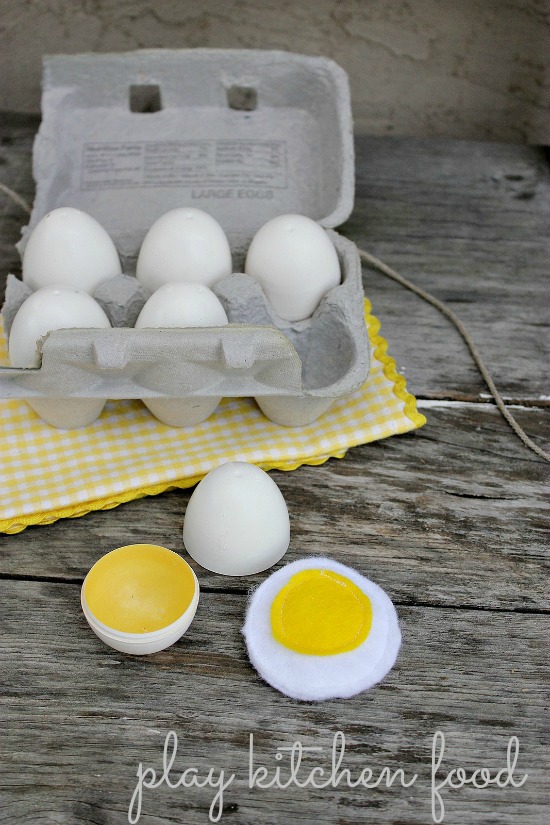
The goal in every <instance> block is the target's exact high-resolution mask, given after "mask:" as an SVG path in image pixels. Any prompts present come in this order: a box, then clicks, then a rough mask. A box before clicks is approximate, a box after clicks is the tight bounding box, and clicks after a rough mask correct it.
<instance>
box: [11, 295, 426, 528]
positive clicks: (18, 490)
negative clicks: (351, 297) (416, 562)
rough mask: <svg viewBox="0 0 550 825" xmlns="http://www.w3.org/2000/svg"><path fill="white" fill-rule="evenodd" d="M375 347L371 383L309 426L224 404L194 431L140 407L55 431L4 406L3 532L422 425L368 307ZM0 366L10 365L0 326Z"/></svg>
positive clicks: (235, 402)
mask: <svg viewBox="0 0 550 825" xmlns="http://www.w3.org/2000/svg"><path fill="white" fill-rule="evenodd" d="M365 321H366V323H367V327H368V330H369V337H370V341H371V344H372V348H373V359H372V364H371V372H370V376H369V378H368V381H367V382H366V383H365V384H364V386H363V387H362V388H361V389H359V390H358V391H357V392H355V393H354V394H353V395H350V396H348V397H347V398H345V399H341V400H338V401H336V402H335V403H334V404H333V406H332V407H331V408H330V410H329V411H328V412H327V413H325V414H324V415H323V416H321V418H319V419H318V420H317V421H315V422H314V423H313V424H310V425H308V426H305V427H294V428H288V427H280V426H278V425H276V424H272V423H271V421H269V420H268V419H267V418H265V417H264V416H263V415H262V414H261V412H260V411H259V409H258V407H257V406H256V404H255V403H254V401H253V400H251V399H248V398H236V399H235V398H234V399H224V400H223V401H222V403H221V404H220V406H219V407H218V409H217V411H216V412H215V413H214V415H212V416H210V418H208V419H207V420H206V421H204V422H203V423H202V424H199V425H197V426H195V427H186V428H181V429H178V428H174V427H168V426H166V425H165V424H161V423H160V421H157V419H156V418H154V417H153V416H152V415H151V414H150V413H149V411H148V410H147V409H146V407H145V406H144V405H143V404H142V403H141V402H140V401H111V402H108V403H107V404H106V406H105V408H104V410H103V413H102V414H101V416H100V417H99V418H98V420H97V421H95V422H94V423H93V424H91V425H90V426H88V427H84V428H82V429H79V430H57V429H55V428H53V427H50V426H48V425H47V424H44V423H43V422H42V420H41V419H40V418H39V417H38V416H37V415H36V414H35V413H34V412H33V411H32V410H31V408H30V407H29V406H28V405H27V404H26V403H25V402H24V401H21V400H10V401H7V400H3V399H0V456H1V462H0V489H1V491H2V495H1V504H0V532H3V533H18V532H20V531H21V530H24V529H25V527H27V526H28V525H30V524H51V522H53V521H56V520H57V519H60V518H69V517H74V516H83V515H85V514H86V513H89V512H90V511H92V510H104V509H108V508H111V507H116V506H117V505H118V504H122V503H123V502H125V501H130V500H131V499H135V498H139V497H140V496H146V495H155V494H157V493H161V492H163V491H164V490H167V489H170V488H173V487H191V486H193V485H194V484H196V483H197V482H198V481H199V480H200V479H201V478H202V477H203V476H204V475H205V474H206V473H208V472H209V471H210V470H212V469H213V468H214V467H217V466H218V465H219V464H222V463H224V462H226V461H247V462H249V463H252V464H257V465H259V466H260V467H262V468H263V469H265V470H269V469H274V468H277V469H281V470H294V469H295V468H296V467H299V466H300V465H301V464H322V463H323V462H324V461H327V459H329V458H331V457H336V458H342V457H343V456H344V455H345V453H346V450H347V449H348V448H349V447H353V446H356V445H357V444H365V443H367V442H369V441H376V440H377V439H380V438H386V437H387V436H389V435H395V434H397V433H404V432H407V431H408V430H412V429H415V428H416V427H421V426H422V425H423V424H425V423H426V419H425V418H424V416H423V415H421V414H420V413H418V412H417V410H416V400H415V398H414V396H412V395H410V394H409V393H408V392H407V391H406V389H405V379H404V378H403V377H402V376H400V375H398V374H397V372H396V370H395V362H394V361H393V359H392V358H390V357H389V356H388V355H387V352H386V350H387V343H386V341H385V340H384V338H382V336H381V335H379V329H380V323H379V321H378V320H377V319H376V318H375V317H374V316H373V315H372V314H371V305H370V303H369V301H368V300H366V301H365ZM0 364H4V365H5V364H7V354H6V340H5V336H4V335H3V333H2V330H1V327H0Z"/></svg>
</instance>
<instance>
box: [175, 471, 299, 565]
mask: <svg viewBox="0 0 550 825" xmlns="http://www.w3.org/2000/svg"><path fill="white" fill-rule="evenodd" d="M183 541H184V544H185V547H186V549H187V552H188V553H189V555H190V556H192V558H194V559H195V561H196V562H198V563H199V564H200V565H201V566H202V567H205V568H206V569H207V570H212V571H213V572H214V573H223V574H225V575H226V576H248V575H250V574H252V573H259V572H260V571H261V570H266V569H267V568H268V567H271V566H272V565H274V564H276V562H278V561H279V559H281V558H282V557H283V556H284V554H285V553H286V551H287V549H288V545H289V542H290V521H289V517H288V509H287V506H286V502H285V500H284V498H283V495H282V493H281V491H280V490H279V488H278V487H277V485H276V484H275V482H274V481H273V479H272V478H270V477H269V476H268V474H267V473H266V472H264V471H263V470H261V469H260V468H259V467H256V466H254V465H253V464H246V463H245V462H242V461H235V462H230V463H228V464H222V465H221V466H219V467H216V469H215V470H211V471H210V472H209V473H208V475H206V476H205V477H204V478H203V480H202V481H201V482H200V484H199V485H198V486H197V487H196V489H195V491H194V492H193V495H192V496H191V498H190V499H189V504H188V505H187V510H186V513H185V520H184V523H183Z"/></svg>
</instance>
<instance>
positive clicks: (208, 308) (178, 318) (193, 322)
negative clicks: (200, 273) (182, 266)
mask: <svg viewBox="0 0 550 825" xmlns="http://www.w3.org/2000/svg"><path fill="white" fill-rule="evenodd" d="M228 323H229V322H228V320H227V315H226V314H225V310H224V308H223V306H222V304H221V302H220V300H219V298H217V296H216V295H214V293H213V292H212V290H211V289H209V288H208V287H207V286H204V285H203V284H194V283H186V282H183V281H181V282H179V283H172V284H165V285H164V286H161V287H160V289H157V291H156V292H153V294H152V295H151V297H150V298H149V300H148V301H147V302H146V304H145V305H144V307H143V309H142V310H141V312H140V314H139V316H138V319H137V321H136V329H142V328H143V327H161V328H162V327H222V326H225V325H226V324H228Z"/></svg>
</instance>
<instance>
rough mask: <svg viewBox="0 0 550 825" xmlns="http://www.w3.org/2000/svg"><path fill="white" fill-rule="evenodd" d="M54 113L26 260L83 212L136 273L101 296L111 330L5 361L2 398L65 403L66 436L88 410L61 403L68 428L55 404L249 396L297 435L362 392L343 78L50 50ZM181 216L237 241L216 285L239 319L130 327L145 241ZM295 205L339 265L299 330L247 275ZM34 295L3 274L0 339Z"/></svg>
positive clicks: (47, 71)
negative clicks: (251, 248) (68, 216)
mask: <svg viewBox="0 0 550 825" xmlns="http://www.w3.org/2000/svg"><path fill="white" fill-rule="evenodd" d="M42 108H43V121H42V125H41V128H40V131H39V134H38V136H37V139H36V142H35V147H34V153H33V164H34V166H33V168H34V175H35V179H36V183H37V193H36V199H35V203H34V207H33V212H32V215H31V219H30V223H29V226H28V227H26V228H25V229H24V230H23V233H22V238H21V241H20V243H19V245H18V248H19V251H20V252H21V253H22V252H23V250H24V248H25V244H26V240H27V238H28V236H29V233H30V232H31V231H32V229H33V228H34V226H36V224H37V223H38V221H39V220H40V219H41V218H42V217H43V216H44V215H45V214H46V213H47V212H49V211H50V210H52V209H54V208H57V207H59V206H73V207H76V208H78V209H82V210H84V211H85V212H88V213H89V214H91V215H93V217H95V218H96V219H97V220H98V221H99V222H100V223H101V224H102V225H103V226H104V227H105V229H106V230H107V231H108V232H109V234H110V235H111V237H112V238H113V241H114V242H115V245H116V246H117V249H118V250H119V253H120V255H121V260H122V263H123V271H124V272H126V273H127V275H126V276H117V277H116V278H113V279H111V280H109V281H106V282H104V283H103V284H102V285H101V286H100V287H99V289H98V291H97V294H96V296H95V297H96V299H97V300H99V302H100V303H101V304H102V306H103V308H104V309H105V311H106V312H107V314H108V315H109V317H110V319H111V323H112V324H113V329H110V330H86V329H69V330H56V331H54V332H51V333H49V334H48V335H47V336H46V337H45V338H44V339H43V340H42V342H41V345H40V346H41V355H42V360H41V365H40V367H39V368H36V369H15V368H0V397H3V398H27V399H29V400H30V401H31V403H33V402H34V405H35V409H37V410H39V402H40V403H42V404H44V403H46V402H48V401H49V400H50V399H57V402H56V401H52V403H57V404H58V407H59V414H58V415H57V416H56V422H55V423H56V425H57V426H68V427H70V426H75V423H74V421H76V420H77V419H78V416H77V418H76V419H74V417H73V423H71V421H70V420H69V419H70V418H71V411H70V409H69V407H70V405H67V409H68V412H67V414H66V416H65V419H64V418H63V415H64V413H63V409H62V408H61V407H62V405H61V404H59V401H58V400H59V399H62V398H67V396H68V397H69V398H71V399H74V400H75V403H76V400H77V399H107V398H147V399H166V400H168V399H174V404H176V405H179V406H180V407H181V408H182V409H184V411H185V405H186V404H188V405H191V406H192V407H194V408H195V409H197V408H198V407H197V405H199V406H200V400H201V399H202V400H205V401H206V400H207V399H215V398H216V397H223V396H226V397H227V396H230V397H242V396H253V397H254V398H256V400H257V402H258V404H259V405H260V407H261V409H262V411H263V412H264V414H265V415H267V416H268V417H269V418H270V419H272V420H273V421H275V422H276V423H280V424H284V425H288V426H295V425H300V424H305V423H309V422H311V421H313V420H315V418H317V417H318V416H319V415H320V414H321V413H322V412H324V411H325V410H326V409H328V407H329V406H330V404H331V403H332V402H333V401H334V399H335V398H340V397H343V396H345V395H347V394H348V393H351V392H353V391H354V390H355V389H357V388H358V387H359V386H360V385H361V384H362V383H363V382H364V381H365V379H366V378H367V375H368V370H369V342H368V336H367V332H366V329H365V324H364V318H363V288H362V281H361V267H360V261H359V257H358V254H357V250H356V248H355V245H354V244H353V243H351V242H350V241H348V240H346V239H345V238H343V237H342V236H340V235H338V234H337V233H336V232H333V231H330V230H331V229H332V228H334V227H335V226H337V225H338V224H340V223H341V222H343V221H344V220H345V219H346V218H347V217H348V216H349V214H350V212H351V209H352V207H353V187H354V172H353V142H352V121H351V109H350V100H349V89H348V83H347V77H346V75H345V73H344V72H343V70H342V69H341V68H340V67H338V66H337V65H336V64H335V63H333V62H332V61H330V60H327V59H325V58H312V57H303V56H300V55H293V54H288V53H286V52H265V51H245V50H242V51H241V50H235V51H233V50H211V49H197V50H183V51H166V50H147V51H141V52H133V53H125V54H112V55H75V56H56V57H49V58H46V59H45V66H44V92H43V101H42ZM186 205H187V206H194V207H197V208H199V209H203V210H204V211H206V212H208V213H209V214H211V215H212V216H213V217H214V218H216V220H218V222H219V223H220V224H221V226H222V227H223V229H224V230H225V232H226V234H227V236H228V239H229V242H230V245H231V249H232V253H233V263H234V268H235V270H236V273H235V274H233V275H230V276H228V277H226V278H223V279H222V280H221V281H219V282H218V283H217V284H216V285H215V287H214V291H215V292H216V294H217V295H218V297H219V298H220V300H221V301H222V303H223V305H224V308H225V310H226V312H227V315H228V318H229V322H230V323H229V325H228V326H226V327H220V328H204V329H203V328H191V329H166V330H152V329H141V330H135V329H133V328H132V325H133V323H134V322H135V319H136V317H137V314H138V313H139V310H140V309H141V306H142V305H143V303H144V301H145V299H146V297H147V295H146V293H145V292H144V291H143V289H142V287H141V286H140V285H139V283H138V282H137V280H136V279H135V277H133V273H134V272H135V262H136V258H137V254H138V252H139V248H140V245H141V242H142V241H143V238H144V236H145V234H146V232H147V231H148V229H149V228H150V226H151V225H152V224H153V223H154V221H155V220H156V219H157V218H158V217H160V216H161V215H162V214H164V213H165V212H167V211H168V210H170V209H173V208H176V207H178V206H186ZM289 212H293V213H299V214H304V215H309V216H310V217H312V218H313V219H315V220H317V221H318V223H319V224H320V225H321V226H323V227H324V228H326V229H327V231H329V234H330V238H331V240H332V242H333V243H334V245H335V247H336V250H337V253H338V257H339V260H340V266H341V271H342V283H341V284H340V285H339V286H337V287H335V288H334V289H332V290H330V292H328V293H327V295H325V297H324V298H323V299H322V301H321V303H320V304H319V306H318V308H317V309H316V311H315V312H314V314H313V316H312V317H311V318H309V319H306V320H304V321H299V322H293V323H291V322H288V321H283V320H282V319H280V318H278V317H277V316H276V315H275V314H274V312H273V310H272V308H271V307H270V305H269V302H268V301H267V299H266V297H265V295H264V293H263V291H262V289H261V287H260V285H259V283H258V282H257V281H255V280H254V279H253V278H250V277H249V276H247V275H244V274H242V273H240V272H239V270H242V269H243V266H244V258H245V255H246V250H247V248H248V245H249V243H250V241H251V239H252V237H253V236H254V234H255V233H256V231H257V230H258V229H259V228H260V227H261V226H262V225H263V224H264V223H265V222H266V221H268V220H269V219H271V218H272V217H275V216H276V215H280V214H283V213H289ZM27 295H28V288H27V287H26V285H25V284H23V283H22V282H21V281H20V280H18V279H17V278H15V277H14V276H9V279H8V284H7V290H6V302H5V305H4V308H3V315H4V326H5V329H6V332H9V328H10V325H11V322H12V320H13V317H14V315H15V312H16V311H17V309H18V307H19V306H20V304H21V303H22V301H23V300H24V298H25V297H26V296H27ZM68 388H69V389H68ZM206 407H208V404H206ZM206 407H205V409H206ZM207 414H208V413H207ZM46 417H47V416H46ZM185 421H186V418H185V412H184V414H183V417H182V423H185ZM76 425H78V422H77V424H76Z"/></svg>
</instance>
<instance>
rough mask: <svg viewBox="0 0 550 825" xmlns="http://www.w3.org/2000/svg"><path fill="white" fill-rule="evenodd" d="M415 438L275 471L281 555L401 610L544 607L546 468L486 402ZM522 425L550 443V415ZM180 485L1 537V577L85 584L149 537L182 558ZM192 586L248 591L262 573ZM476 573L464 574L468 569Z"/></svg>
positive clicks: (539, 413)
mask: <svg viewBox="0 0 550 825" xmlns="http://www.w3.org/2000/svg"><path fill="white" fill-rule="evenodd" d="M425 412H426V413H427V415H428V424H427V425H426V427H424V428H423V429H421V430H418V431H417V432H415V433H414V434H411V435H406V436H399V437H392V438H389V439H386V440H385V441H381V442H376V443H373V444H367V445H364V446H362V447H356V448H354V449H353V450H350V451H349V453H348V455H347V456H346V458H345V459H344V460H341V461H340V460H337V459H332V460H331V461H329V462H328V463H327V464H324V465H322V466H320V467H302V468H300V469H299V470H296V471H294V472H292V473H282V472H273V473H272V477H273V478H274V479H275V480H276V482H277V484H278V485H279V487H280V489H281V490H282V492H283V495H284V497H285V499H286V501H287V504H288V508H289V511H290V516H291V535H292V540H291V547H290V550H289V551H288V553H287V555H286V556H285V558H284V561H285V562H287V561H292V560H294V559H295V558H299V557H301V556H302V555H304V554H317V555H318V554H324V555H328V556H330V557H335V558H337V559H339V560H340V561H342V562H343V563H345V564H351V565H358V566H359V567H361V568H363V569H364V570H365V571H366V573H367V575H369V576H371V577H372V578H374V579H375V581H378V582H379V583H380V584H381V585H382V586H383V587H388V588H389V589H390V590H391V592H392V596H393V598H395V599H398V600H399V601H401V602H407V603H416V602H418V601H420V602H422V603H428V604H434V605H435V604H442V605H475V606H478V607H482V606H486V607H497V608H501V609H506V610H509V609H522V608H534V609H537V608H541V607H544V606H548V605H549V602H548V594H546V595H545V593H544V579H545V569H546V567H545V533H546V530H547V526H548V514H549V510H550V506H549V503H548V496H547V491H546V490H545V479H547V478H548V471H547V468H546V466H545V465H544V463H543V462H541V461H539V460H538V459H537V457H536V456H535V455H533V456H532V455H531V453H530V452H529V451H528V450H527V449H526V448H525V447H523V445H522V444H521V442H520V441H518V440H517V439H515V438H514V437H513V435H512V434H511V431H509V428H508V425H507V424H506V423H505V422H504V421H502V419H501V418H500V416H499V414H498V413H497V412H496V411H495V410H494V409H493V408H492V407H490V406H489V405H486V404H479V405H473V404H463V405H459V406H456V407H451V408H444V409H442V408H439V407H436V408H430V409H427V410H426V411H425ZM518 412H519V415H518V417H519V420H520V422H521V423H522V424H523V425H524V426H525V428H526V429H527V430H528V431H529V432H531V433H532V434H533V435H534V436H535V437H537V436H541V437H543V438H544V437H545V438H546V439H548V437H549V435H550V411H548V410H522V411H518ZM189 496H190V491H189V490H186V491H174V492H169V493H165V494H163V495H162V496H159V497H156V498H154V499H151V498H145V499H140V500H138V501H135V502H130V503H128V504H125V505H123V506H122V507H121V508H118V509H117V510H116V511H106V512H102V513H101V512H99V513H91V514H89V515H88V516H85V517H84V518H79V519H72V520H70V521H60V522H57V523H56V524H53V525H51V526H49V527H33V528H28V529H27V530H25V531H24V532H23V533H21V534H18V535H14V536H0V574H2V575H8V576H9V575H13V574H17V575H19V576H50V577H56V578H61V579H68V580H73V581H81V580H82V579H83V578H84V576H85V574H86V572H87V571H88V570H89V568H90V567H91V566H92V564H93V563H94V562H95V561H96V560H97V559H98V558H99V557H100V556H101V555H103V553H106V552H107V551H109V550H112V549H113V548H114V547H118V546H121V545H124V544H132V543H137V542H141V541H151V542H154V543H158V544H161V545H165V546H167V547H170V548H171V549H173V550H176V551H178V552H183V538H182V525H183V516H184V512H185V508H186V505H187V501H188V500H189ZM191 563H192V564H193V566H194V567H195V570H196V571H197V573H198V574H199V577H200V580H201V583H202V584H204V585H206V586H208V587H211V588H215V589H218V590H224V589H225V588H227V586H228V584H230V585H231V587H233V588H235V587H236V588H239V589H240V590H243V591H246V589H247V588H248V587H249V586H250V585H251V584H256V583H258V582H259V581H261V580H263V578H264V576H265V574H260V575H258V576H250V577H246V578H239V577H236V578H232V579H230V580H228V579H227V578H225V577H222V576H217V575H216V574H213V573H209V572H208V571H205V570H203V569H202V568H200V567H199V566H198V565H196V564H195V563H194V562H191ZM473 570H474V571H475V575H472V571H473Z"/></svg>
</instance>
